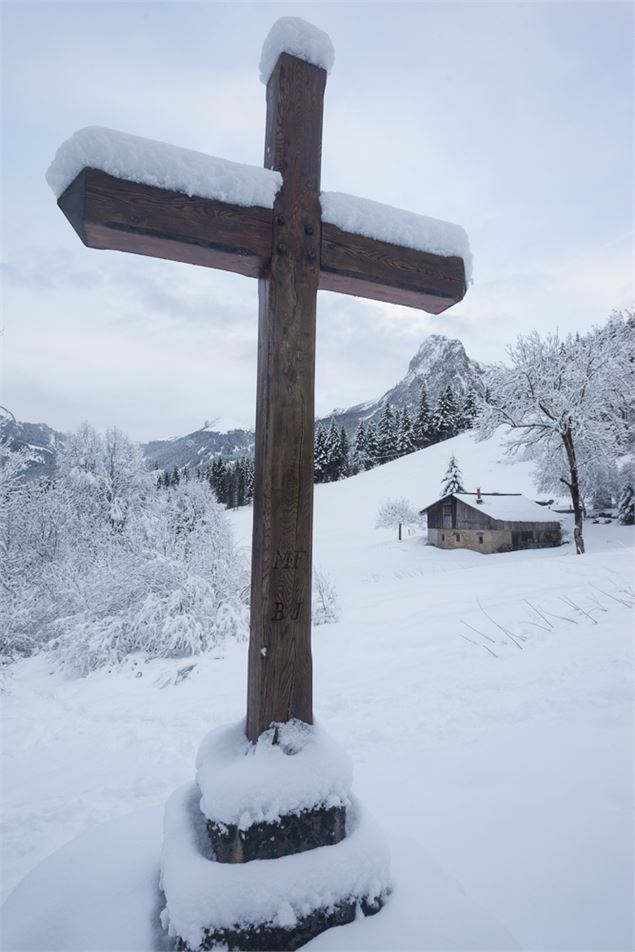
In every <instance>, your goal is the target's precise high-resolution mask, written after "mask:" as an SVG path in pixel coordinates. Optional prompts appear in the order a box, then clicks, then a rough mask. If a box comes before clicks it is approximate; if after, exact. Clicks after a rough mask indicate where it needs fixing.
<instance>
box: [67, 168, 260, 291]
mask: <svg viewBox="0 0 635 952" xmlns="http://www.w3.org/2000/svg"><path fill="white" fill-rule="evenodd" d="M58 205H59V207H60V208H61V210H62V211H63V212H64V214H65V215H66V217H67V218H68V220H69V221H70V223H71V225H72V226H73V228H74V229H75V231H76V232H77V234H78V235H79V237H80V238H81V240H82V241H83V242H84V244H85V245H87V246H88V247H89V248H101V249H111V250H115V251H129V252H132V253H133V254H139V255H148V256H150V257H153V258H165V259H168V260H170V261H183V262H186V263H188V264H198V265H203V266H204V267H207V268H221V269H222V270H224V271H234V272H236V273H238V274H244V275H247V276H248V277H252V278H259V277H261V276H262V275H264V274H266V272H267V270H268V268H269V261H270V258H271V221H272V211H271V209H270V208H260V207H257V206H249V207H243V206H241V205H230V204H229V203H228V202H221V201H215V200H213V199H209V198H198V197H196V196H194V197H193V198H189V197H188V196H187V195H183V194H181V193H180V192H172V191H169V190H168V189H163V188H155V187H154V186H152V185H141V184H139V183H137V182H128V181H126V180H124V179H119V178H115V177H114V176H112V175H108V174H106V173H105V172H100V171H98V170H97V169H91V168H86V169H84V170H83V171H82V172H80V173H79V175H78V176H77V177H76V178H75V179H74V181H73V182H71V184H70V185H69V186H68V188H67V189H66V191H65V192H64V193H63V194H62V195H61V196H60V198H59V200H58Z"/></svg>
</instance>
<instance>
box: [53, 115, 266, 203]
mask: <svg viewBox="0 0 635 952" xmlns="http://www.w3.org/2000/svg"><path fill="white" fill-rule="evenodd" d="M84 168H92V169H99V170H100V171H102V172H107V173H108V175H113V176H115V178H120V179H126V180H127V181H128V182H140V183H142V184H143V185H155V186H157V187H158V188H165V189H170V190H171V191H173V192H182V193H183V194H184V195H189V196H192V195H197V196H199V197H200V198H213V199H216V200H218V201H221V202H229V203H230V204H232V205H245V206H249V205H258V206H260V207H262V208H273V201H274V198H275V196H276V192H277V191H278V189H279V188H280V186H281V185H282V176H281V174H280V172H274V171H272V170H271V169H263V168H261V167H260V166H256V165H243V164H242V163H239V162H228V161H227V160H226V159H217V158H215V157H214V156H212V155H205V154H204V153H203V152H194V151H193V150H191V149H182V148H180V147H179V146H176V145H168V143H166V142H155V141H154V139H144V138H142V137H141V136H133V135H130V134H129V133H127V132H116V131H115V130H114V129H104V128H102V127H100V126H88V127H87V128H86V129H80V130H79V131H78V132H76V133H75V134H74V135H72V136H71V138H70V139H68V140H67V141H66V142H64V143H62V145H61V146H60V147H59V149H58V150H57V152H56V154H55V158H54V159H53V162H52V163H51V165H50V166H49V169H48V172H47V173H46V181H47V182H48V183H49V185H50V186H51V188H52V189H53V191H54V192H55V195H56V197H57V198H59V196H60V195H61V194H62V192H63V191H64V190H65V189H66V188H68V186H69V185H70V184H71V182H72V181H73V179H74V178H75V177H76V176H77V175H79V173H80V172H81V171H82V169H84Z"/></svg>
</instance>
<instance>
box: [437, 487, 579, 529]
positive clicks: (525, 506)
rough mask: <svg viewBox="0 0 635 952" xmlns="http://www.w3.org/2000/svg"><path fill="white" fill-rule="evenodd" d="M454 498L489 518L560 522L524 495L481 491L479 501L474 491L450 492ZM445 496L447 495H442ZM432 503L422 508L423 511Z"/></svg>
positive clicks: (504, 520) (555, 515) (507, 520)
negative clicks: (479, 501) (480, 500)
mask: <svg viewBox="0 0 635 952" xmlns="http://www.w3.org/2000/svg"><path fill="white" fill-rule="evenodd" d="M450 496H454V498H455V499H460V500H461V502H464V503H465V505H466V506H470V508H471V509H477V510H478V511H479V512H482V513H485V515H486V516H489V517H490V519H498V520H500V521H501V522H560V517H559V516H558V514H557V513H555V512H553V511H552V510H551V509H549V508H547V507H546V506H540V505H538V503H537V502H532V500H531V499H526V498H525V496H521V495H520V493H519V494H518V495H501V496H499V495H497V494H496V493H491V494H488V493H481V499H482V500H483V501H482V502H481V503H478V502H477V501H476V493H450ZM442 498H447V497H442ZM436 502H440V500H438V499H437V500H436V501H435V502H434V503H430V505H428V506H426V507H425V509H422V510H421V511H422V512H425V510H426V509H429V508H430V506H434V505H436Z"/></svg>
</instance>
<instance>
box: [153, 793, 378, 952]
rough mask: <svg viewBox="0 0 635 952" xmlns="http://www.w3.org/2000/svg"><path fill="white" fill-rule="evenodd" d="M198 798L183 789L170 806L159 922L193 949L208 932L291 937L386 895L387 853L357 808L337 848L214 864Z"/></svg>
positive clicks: (355, 805) (350, 813) (354, 804)
mask: <svg viewBox="0 0 635 952" xmlns="http://www.w3.org/2000/svg"><path fill="white" fill-rule="evenodd" d="M199 797H200V794H199V789H198V786H197V785H196V784H187V785H185V786H183V787H181V788H179V789H178V790H177V791H176V792H175V793H174V794H173V795H172V796H171V797H170V799H169V800H168V803H167V805H166V808H165V823H164V831H163V853H162V858H161V887H162V889H163V891H164V893H165V897H166V908H165V910H164V913H163V915H162V921H163V924H164V926H165V927H166V928H167V929H168V931H169V933H170V935H172V936H178V937H179V938H181V939H183V940H184V941H185V942H186V943H187V944H188V946H190V948H193V949H195V948H198V947H199V946H200V944H201V942H202V941H203V937H204V934H205V932H206V931H208V932H217V931H219V930H222V929H236V928H238V929H246V928H250V927H258V926H264V925H273V926H277V927H282V928H288V929H291V928H292V927H293V926H294V925H295V923H296V922H297V921H298V920H300V919H302V918H304V917H305V916H308V915H310V914H311V913H312V912H314V911H316V910H321V909H325V910H330V909H333V908H335V907H336V906H337V905H338V904H339V903H341V902H346V901H360V902H361V901H362V900H364V899H367V900H369V901H371V902H372V901H375V900H381V899H382V898H383V897H385V896H386V895H387V893H388V891H389V889H390V873H389V862H388V849H387V847H386V845H385V843H384V840H383V838H382V837H381V835H380V834H379V833H378V831H377V829H376V828H375V825H374V824H373V822H372V820H371V819H370V817H368V816H367V815H366V814H365V813H364V812H363V811H362V810H361V808H360V806H359V804H358V803H357V802H356V801H355V800H352V803H351V807H350V808H349V810H348V815H347V827H346V837H345V838H344V839H343V840H342V841H341V842H340V843H337V844H336V845H334V846H322V847H319V848H318V849H314V850H308V851H307V852H304V853H295V854H293V855H292V856H282V857H280V858H279V859H274V860H254V861H253V862H251V863H217V862H214V861H213V860H212V859H211V857H210V848H209V845H208V841H207V836H206V831H205V825H204V819H203V817H202V814H201V812H200V809H199Z"/></svg>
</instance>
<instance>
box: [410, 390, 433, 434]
mask: <svg viewBox="0 0 635 952" xmlns="http://www.w3.org/2000/svg"><path fill="white" fill-rule="evenodd" d="M431 420H432V415H431V413H430V405H429V403H428V392H427V390H426V385H425V384H424V383H422V384H421V396H420V398H419V406H418V408H417V415H416V417H415V419H414V423H413V425H412V436H413V440H414V445H415V449H418V450H422V449H424V448H425V447H426V446H430V444H431V443H432V442H433V440H432V434H431V432H430V428H431Z"/></svg>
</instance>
